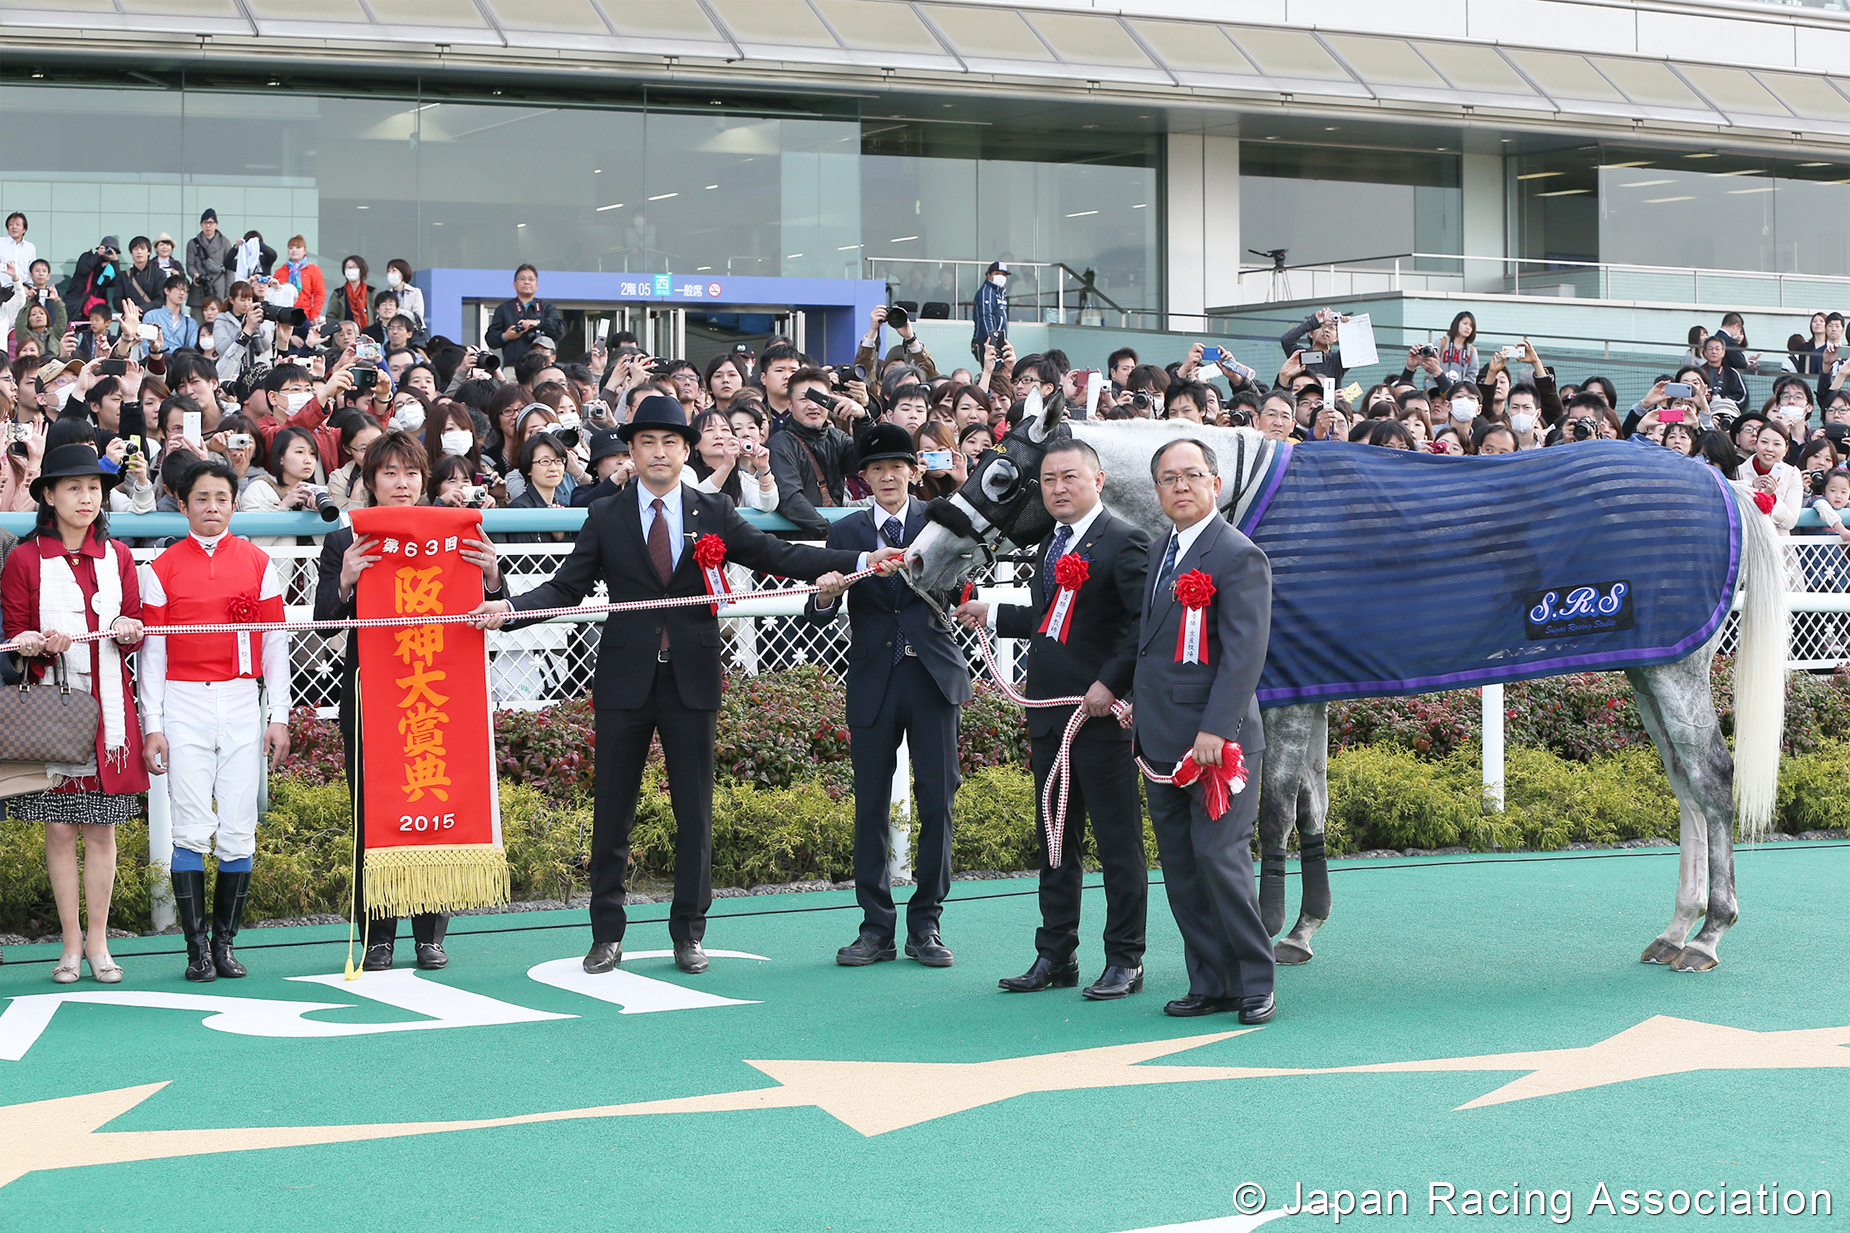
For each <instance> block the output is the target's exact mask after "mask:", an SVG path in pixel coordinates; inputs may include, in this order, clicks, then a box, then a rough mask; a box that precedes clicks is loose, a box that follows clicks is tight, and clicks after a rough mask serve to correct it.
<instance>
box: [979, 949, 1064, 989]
mask: <svg viewBox="0 0 1850 1233" xmlns="http://www.w3.org/2000/svg"><path fill="white" fill-rule="evenodd" d="M1078 983H1079V960H1077V959H1068V960H1067V961H1066V962H1065V963H1055V962H1054V961H1053V960H1051V959H1049V958H1048V957H1047V956H1046V955H1036V956H1035V957H1034V964H1033V966H1032V967H1030V968H1029V969H1028V970H1027V971H1025V972H1023V973H1022V974H1021V975H1020V976H1005V977H1003V978H1002V979H1001V980H999V981H997V982H996V987H997V988H999V989H1002V990H1004V991H1005V992H1008V993H1039V992H1040V991H1041V990H1043V989H1051V988H1053V987H1054V986H1055V985H1058V986H1060V988H1062V989H1071V988H1072V987H1073V986H1074V985H1077V984H1078Z"/></svg>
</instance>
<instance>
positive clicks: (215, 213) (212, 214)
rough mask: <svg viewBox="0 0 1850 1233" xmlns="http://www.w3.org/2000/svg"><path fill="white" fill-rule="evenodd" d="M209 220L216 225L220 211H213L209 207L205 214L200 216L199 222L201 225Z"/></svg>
mask: <svg viewBox="0 0 1850 1233" xmlns="http://www.w3.org/2000/svg"><path fill="white" fill-rule="evenodd" d="M208 218H209V219H211V220H212V221H213V222H215V223H216V222H217V221H218V211H217V210H214V209H212V208H211V207H210V206H207V207H206V211H205V213H203V214H201V215H200V216H199V221H200V222H201V223H204V222H205V221H206V220H207V219H208Z"/></svg>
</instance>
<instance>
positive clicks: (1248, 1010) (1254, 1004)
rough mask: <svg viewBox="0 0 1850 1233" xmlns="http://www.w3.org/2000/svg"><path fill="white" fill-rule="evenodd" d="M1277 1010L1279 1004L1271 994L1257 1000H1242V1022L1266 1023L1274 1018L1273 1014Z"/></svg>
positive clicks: (1263, 995) (1261, 996)
mask: <svg viewBox="0 0 1850 1233" xmlns="http://www.w3.org/2000/svg"><path fill="white" fill-rule="evenodd" d="M1277 1009H1278V1002H1277V1000H1276V999H1275V998H1273V996H1272V995H1271V994H1269V993H1267V994H1262V995H1260V996H1259V997H1256V998H1241V999H1240V1022H1241V1023H1264V1022H1266V1021H1267V1020H1268V1019H1270V1018H1271V1017H1272V1012H1274V1011H1276V1010H1277Z"/></svg>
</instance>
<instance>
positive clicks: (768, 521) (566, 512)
mask: <svg viewBox="0 0 1850 1233" xmlns="http://www.w3.org/2000/svg"><path fill="white" fill-rule="evenodd" d="M587 512H588V511H587V510H584V509H491V510H483V511H482V528H483V529H484V530H485V531H487V532H488V533H489V534H490V535H495V534H501V533H511V532H520V531H525V532H533V531H568V532H569V531H577V530H578V529H579V528H580V527H582V526H584V523H585V514H586V513H587ZM816 512H817V513H818V514H820V515H821V516H822V517H824V518H826V519H828V520H829V521H830V522H835V521H838V520H839V519H842V518H846V517H847V516H848V515H850V514H852V513H854V512H855V510H854V507H852V506H830V507H826V508H820V509H818V510H817V511H816ZM739 513H740V515H741V516H742V517H743V518H744V519H745V521H747V522H749V523H751V524H752V525H753V526H755V527H757V528H758V529H759V530H761V531H770V532H773V533H778V532H784V533H788V532H792V531H796V530H797V529H798V528H797V525H796V524H795V523H794V522H791V521H790V520H789V519H788V518H785V517H784V516H783V515H781V514H776V513H772V512H770V511H767V510H755V509H742V510H740V511H739ZM35 518H36V515H34V514H0V529H4V530H7V531H11V532H12V533H13V534H15V535H24V534H25V533H26V532H28V531H30V530H31V529H32V525H33V521H34V519H35ZM340 525H342V524H341V523H339V522H323V521H322V519H321V516H320V515H319V514H315V513H262V514H257V513H246V514H233V515H232V516H231V529H232V530H233V531H235V532H237V533H238V534H239V535H262V536H270V535H283V536H290V535H313V536H322V535H326V534H328V533H329V532H330V531H333V530H334V529H335V528H336V527H338V526H340ZM109 533H110V535H111V536H113V537H114V538H116V539H165V538H166V537H168V536H172V535H185V534H186V515H184V514H111V515H109Z"/></svg>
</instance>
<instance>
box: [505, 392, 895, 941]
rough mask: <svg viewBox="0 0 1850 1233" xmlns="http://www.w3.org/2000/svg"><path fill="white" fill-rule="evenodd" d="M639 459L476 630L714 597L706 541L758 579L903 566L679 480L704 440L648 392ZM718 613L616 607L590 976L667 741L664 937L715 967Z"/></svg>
mask: <svg viewBox="0 0 1850 1233" xmlns="http://www.w3.org/2000/svg"><path fill="white" fill-rule="evenodd" d="M617 432H618V434H619V435H621V436H622V438H623V440H624V441H626V442H628V444H629V447H630V454H631V456H632V457H633V458H634V460H635V465H636V479H637V482H636V483H634V484H627V485H625V486H624V487H622V488H619V489H618V490H617V491H616V492H615V493H614V494H613V495H611V496H608V497H604V498H602V499H601V500H598V501H595V502H593V503H592V505H591V508H590V512H589V513H588V514H586V516H585V523H584V526H583V528H582V529H581V530H580V531H579V532H578V539H577V542H576V543H575V544H573V546H572V553H571V555H570V556H568V557H566V558H565V560H564V561H562V562H560V564H559V568H558V569H557V570H555V571H553V576H552V578H551V579H549V580H548V581H547V582H545V583H543V584H542V585H540V586H538V587H535V588H534V589H533V590H531V591H528V592H526V593H525V594H523V595H520V596H518V597H516V598H515V599H514V600H512V601H508V600H490V601H488V602H486V603H484V604H482V606H481V607H479V608H477V609H476V615H477V618H478V620H477V624H479V625H481V626H483V627H485V628H488V629H499V628H501V626H502V625H503V624H504V623H506V622H507V619H508V617H509V615H510V614H512V613H518V612H529V611H532V610H534V609H536V608H570V607H574V606H576V605H577V604H578V603H579V602H580V601H582V600H583V599H584V597H585V596H587V595H589V594H590V593H591V591H592V589H593V588H595V587H596V586H597V583H598V581H599V580H600V579H602V580H603V581H604V582H605V583H606V584H607V585H608V587H609V590H610V600H611V602H612V603H626V602H629V601H633V600H645V599H662V598H664V597H682V596H693V595H705V594H706V593H707V589H706V584H705V582H704V580H703V577H702V574H701V570H700V567H699V565H698V563H697V562H696V561H695V559H694V546H695V545H696V544H697V543H698V542H699V541H700V540H701V538H703V537H705V536H708V535H712V536H717V537H718V538H719V539H720V540H722V541H723V542H724V543H725V546H726V560H728V561H737V562H739V563H740V564H742V565H745V566H747V567H749V568H751V569H755V570H757V571H759V572H760V573H767V574H781V575H783V576H785V577H788V578H809V579H816V580H819V581H824V582H827V581H829V580H831V579H833V580H835V581H840V577H841V575H840V572H839V571H844V570H859V569H865V568H866V567H867V566H869V565H882V564H885V563H886V562H888V561H892V562H894V563H895V564H894V566H893V568H895V569H896V568H898V563H899V562H900V561H901V560H902V554H901V553H900V551H899V549H897V548H884V549H883V548H877V547H875V546H873V545H869V547H870V548H872V549H873V551H869V552H844V551H830V550H828V549H822V548H810V547H806V546H804V545H801V544H786V543H784V542H783V541H781V540H778V539H775V538H773V537H772V536H769V535H767V534H765V533H764V532H763V531H760V530H758V529H757V528H756V527H754V526H752V525H751V524H750V523H748V522H746V521H745V520H744V519H743V518H741V517H740V516H739V512H738V510H736V509H735V508H733V504H732V500H731V498H729V497H727V496H724V495H722V494H719V493H705V492H700V491H698V490H697V489H695V488H694V487H693V486H692V485H684V484H683V483H682V478H683V476H682V467H683V465H684V464H685V463H686V462H687V457H688V452H689V451H690V450H691V449H692V448H693V444H694V442H695V441H696V440H698V435H697V434H696V433H695V432H694V430H693V429H692V428H690V427H688V423H687V413H686V412H685V411H683V410H682V408H681V404H680V403H678V402H676V401H675V400H674V399H672V398H670V397H668V396H667V395H665V394H654V395H651V396H649V397H648V398H645V399H643V400H642V401H641V403H639V404H638V405H637V407H636V410H635V413H634V414H633V415H632V416H631V417H630V419H629V421H628V422H627V423H625V424H624V425H623V426H622V427H620V428H618V429H617ZM720 676H721V665H720V637H719V618H718V617H717V616H716V615H715V614H714V611H713V608H712V607H711V606H710V605H707V604H696V605H691V606H688V607H682V608H662V609H654V610H644V611H638V612H613V613H611V614H610V616H609V617H608V618H606V619H605V621H604V632H603V636H602V637H601V638H600V639H599V640H598V647H597V676H596V679H595V682H594V684H593V685H592V690H591V703H592V706H593V707H594V708H595V710H596V713H597V728H596V733H597V769H596V779H595V781H594V783H595V792H596V803H595V806H594V814H593V819H592V829H591V949H590V951H589V952H588V953H587V954H586V955H585V962H584V967H585V971H587V972H591V973H594V974H595V973H600V972H608V971H610V970H612V969H613V968H615V967H616V966H617V964H618V963H620V962H621V961H622V959H623V930H624V925H625V924H626V922H627V917H626V916H625V914H624V906H623V905H624V902H625V899H626V889H625V885H624V880H625V875H626V874H627V873H628V871H629V859H630V828H631V827H632V826H633V825H634V824H635V821H636V801H637V794H638V793H639V792H640V791H641V788H642V774H643V768H644V766H645V765H646V763H647V761H648V757H649V740H650V738H651V737H652V736H655V735H657V734H658V733H659V734H660V736H661V740H662V761H663V762H664V763H665V764H666V767H667V770H668V794H669V797H670V799H671V800H672V801H673V803H674V816H675V857H674V902H673V904H672V905H671V906H670V907H669V909H668V934H669V937H670V938H672V939H673V941H674V961H675V966H677V967H679V968H680V969H681V970H682V971H683V972H690V973H698V972H704V971H706V970H707V956H706V952H705V951H703V950H702V949H701V946H700V943H701V939H702V938H703V937H704V936H705V934H706V928H707V909H708V908H709V907H711V906H712V903H713V742H714V736H715V730H716V725H717V721H718V718H719V695H720Z"/></svg>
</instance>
